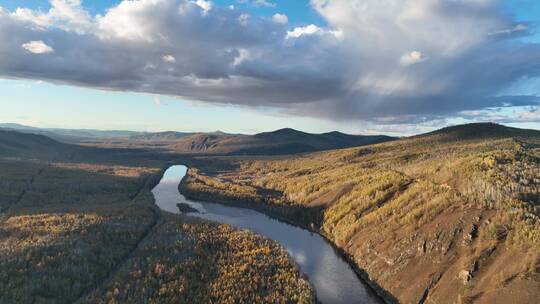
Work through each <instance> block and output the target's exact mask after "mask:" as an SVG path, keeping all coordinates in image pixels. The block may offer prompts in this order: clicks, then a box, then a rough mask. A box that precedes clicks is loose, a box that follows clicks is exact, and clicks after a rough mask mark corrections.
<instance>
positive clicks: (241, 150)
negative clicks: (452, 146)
mask: <svg viewBox="0 0 540 304" xmlns="http://www.w3.org/2000/svg"><path fill="white" fill-rule="evenodd" d="M394 139H395V138H393V137H389V136H383V135H375V136H365V135H348V134H343V133H339V132H330V133H323V134H311V133H305V132H300V131H297V130H293V129H280V130H277V131H274V132H265V133H259V134H255V135H242V134H227V133H223V132H212V133H194V134H190V133H179V132H161V133H149V134H144V135H137V136H131V137H129V138H125V139H111V140H103V141H102V142H97V141H93V142H90V143H88V144H90V145H97V146H101V147H118V148H147V149H160V150H164V151H168V152H175V153H189V154H222V155H227V154H228V155H285V154H295V153H304V152H313V151H323V150H331V149H339V148H347V147H354V146H361V145H366V144H373V143H380V142H385V141H390V140H394Z"/></svg>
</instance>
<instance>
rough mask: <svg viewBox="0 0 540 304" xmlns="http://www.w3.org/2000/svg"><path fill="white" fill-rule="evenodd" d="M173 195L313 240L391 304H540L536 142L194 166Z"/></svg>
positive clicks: (520, 138)
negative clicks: (266, 220)
mask: <svg viewBox="0 0 540 304" xmlns="http://www.w3.org/2000/svg"><path fill="white" fill-rule="evenodd" d="M191 168H192V169H191V170H190V171H189V175H188V177H187V178H186V179H185V180H184V182H183V184H182V186H181V191H182V193H184V194H185V195H187V196H189V197H191V198H195V199H201V200H213V201H216V200H217V201H221V202H223V203H228V204H234V205H241V206H247V207H251V208H256V209H259V210H261V211H265V212H267V213H270V214H273V215H274V216H278V217H281V218H283V219H285V220H287V221H290V222H294V223H296V224H298V225H301V226H305V227H310V228H311V229H313V230H316V231H319V232H320V233H321V234H322V235H324V236H325V237H327V238H328V239H329V240H330V241H332V242H333V243H334V244H335V245H336V246H337V247H338V248H340V250H343V252H344V254H345V255H346V256H347V257H348V258H349V259H350V260H351V261H352V262H353V263H354V264H355V265H357V266H358V271H359V273H361V274H364V275H365V276H366V277H369V278H370V280H372V281H373V282H374V285H375V286H376V288H379V290H381V291H382V293H383V294H386V295H388V294H390V295H391V296H387V297H386V298H387V299H389V301H392V299H397V300H398V301H399V302H402V303H473V302H474V303H534V302H537V300H538V299H539V298H540V273H539V272H540V218H539V215H540V132H538V131H534V130H522V129H515V128H508V127H504V126H500V125H495V124H470V125H463V126H455V127H450V128H445V129H441V130H438V131H435V132H431V133H428V134H424V135H420V136H414V137H411V138H404V139H400V140H396V141H392V142H387V143H382V144H377V145H369V146H364V147H359V148H350V149H344V150H334V151H327V152H319V153H312V154H306V155H302V156H296V157H282V158H281V159H274V160H260V159H256V158H253V159H252V160H250V159H249V158H243V159H239V158H227V157H221V158H200V159H197V160H195V161H193V162H192V163H191Z"/></svg>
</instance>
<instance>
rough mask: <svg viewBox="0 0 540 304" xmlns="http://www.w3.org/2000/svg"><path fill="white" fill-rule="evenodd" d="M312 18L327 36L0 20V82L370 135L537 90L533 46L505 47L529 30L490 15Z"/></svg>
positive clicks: (144, 0) (382, 8)
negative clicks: (262, 110)
mask: <svg viewBox="0 0 540 304" xmlns="http://www.w3.org/2000/svg"><path fill="white" fill-rule="evenodd" d="M312 5H313V7H314V8H315V9H316V10H317V11H318V12H319V13H320V14H321V16H322V17H323V18H325V19H326V20H327V21H328V27H327V28H318V27H316V26H309V27H308V26H306V27H300V28H296V29H291V28H287V25H286V24H283V23H279V22H274V21H272V20H271V18H261V17H257V16H250V15H248V14H247V13H246V12H241V11H238V10H234V9H230V8H220V7H216V6H214V5H212V3H211V2H209V1H202V0H199V1H180V0H176V1H175V0H140V1H124V2H122V3H120V4H119V5H118V6H116V7H113V8H111V9H110V10H109V11H107V13H106V14H105V15H104V16H95V17H92V16H89V15H88V14H87V13H86V12H85V10H84V9H83V8H82V7H81V5H80V1H61V0H56V1H54V2H52V7H53V9H52V10H51V11H49V12H45V13H43V12H36V11H31V10H25V9H21V10H17V11H14V12H9V11H7V10H0V41H2V44H1V45H0V75H1V76H3V77H9V78H26V79H40V80H47V81H51V82H56V83H66V84H73V85H79V86H86V87H94V88H101V89H107V90H119V91H135V92H147V93H156V94H166V95H171V96H178V97H180V98H185V99H189V100H195V101H202V102H210V103H227V104H239V105H246V106H254V107H256V106H273V107H278V108H280V109H281V110H282V111H284V112H287V113H293V114H296V115H303V116H313V117H322V118H326V119H333V120H340V119H351V120H355V119H360V120H371V121H374V122H376V123H385V122H391V123H396V122H399V123H407V122H408V123H414V122H418V121H420V122H423V121H429V120H436V119H437V120H439V119H444V117H447V116H450V115H456V113H459V112H463V111H474V110H480V109H485V108H490V107H506V106H513V105H519V106H534V105H538V104H539V100H538V98H537V97H536V96H530V95H526V96H504V95H502V92H503V89H505V88H506V87H508V86H510V85H511V84H513V83H514V82H515V81H517V80H520V79H523V78H524V77H528V78H534V77H538V76H540V45H538V44H533V43H524V42H519V40H517V39H516V37H520V36H526V35H528V34H529V32H530V31H531V29H530V25H528V24H526V23H520V22H518V20H512V19H510V17H509V16H507V15H506V14H504V13H503V12H502V10H501V4H500V2H499V1H488V0H463V1H447V0H410V1H397V0H396V1H376V0H363V1H354V0H353V1H350V0H313V1H312Z"/></svg>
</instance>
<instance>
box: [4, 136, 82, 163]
mask: <svg viewBox="0 0 540 304" xmlns="http://www.w3.org/2000/svg"><path fill="white" fill-rule="evenodd" d="M70 149H71V147H70V146H68V145H65V144H62V143H59V142H57V141H55V140H53V139H51V138H49V137H47V136H44V135H36V134H26V133H21V132H15V131H9V130H0V157H26V158H31V157H35V158H54V157H57V156H59V155H61V154H64V153H67V152H69V150H70Z"/></svg>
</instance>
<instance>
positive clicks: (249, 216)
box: [152, 165, 382, 304]
mask: <svg viewBox="0 0 540 304" xmlns="http://www.w3.org/2000/svg"><path fill="white" fill-rule="evenodd" d="M186 172H187V167H186V166H182V165H177V166H171V167H170V168H169V169H167V171H166V172H165V174H164V175H163V178H162V179H161V181H160V183H159V184H158V185H157V186H156V187H155V188H154V189H153V190H152V193H153V194H154V197H155V200H156V204H157V205H158V206H159V207H160V208H161V209H162V210H165V211H168V212H171V213H180V211H179V209H178V207H177V206H176V204H177V203H186V204H189V205H190V206H191V207H193V208H195V209H197V210H198V211H199V212H200V213H189V215H191V216H196V217H200V218H203V219H207V220H211V221H215V222H219V223H225V224H229V225H231V226H234V227H237V228H241V229H249V230H251V231H254V232H256V233H258V234H260V235H263V236H265V237H267V238H269V239H272V240H275V241H277V242H278V243H279V244H280V245H281V246H283V247H284V248H285V249H286V250H287V251H288V252H289V254H290V255H291V256H292V258H293V259H294V260H295V261H296V263H297V264H298V265H299V266H300V270H301V271H302V273H304V274H305V275H306V276H307V277H308V279H309V281H310V282H311V283H312V284H313V286H314V288H315V292H316V293H317V298H318V299H319V301H321V302H322V303H323V304H354V303H369V304H371V303H382V302H381V301H380V300H379V298H378V297H377V296H376V295H375V294H374V293H373V292H372V291H371V290H370V289H369V288H368V287H367V286H366V285H365V283H364V282H362V281H361V280H360V279H359V278H358V276H357V275H356V273H355V272H354V271H353V269H352V268H351V267H350V266H349V264H347V262H346V261H345V260H344V259H343V258H342V257H341V256H339V254H338V253H337V252H336V251H335V250H334V248H333V247H332V246H331V245H330V244H329V243H328V242H327V241H326V240H325V239H324V238H322V237H321V236H320V235H318V234H316V233H312V232H310V231H308V230H305V229H302V228H298V227H296V226H292V225H289V224H286V223H283V222H280V221H278V220H275V219H272V218H270V217H268V216H266V215H265V214H262V213H260V212H257V211H254V210H251V209H244V208H237V207H229V206H225V205H221V204H214V203H206V202H194V201H191V200H188V199H186V198H185V197H184V196H183V195H181V194H180V193H179V191H178V185H179V183H180V182H181V180H182V178H183V177H184V176H185V175H186Z"/></svg>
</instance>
